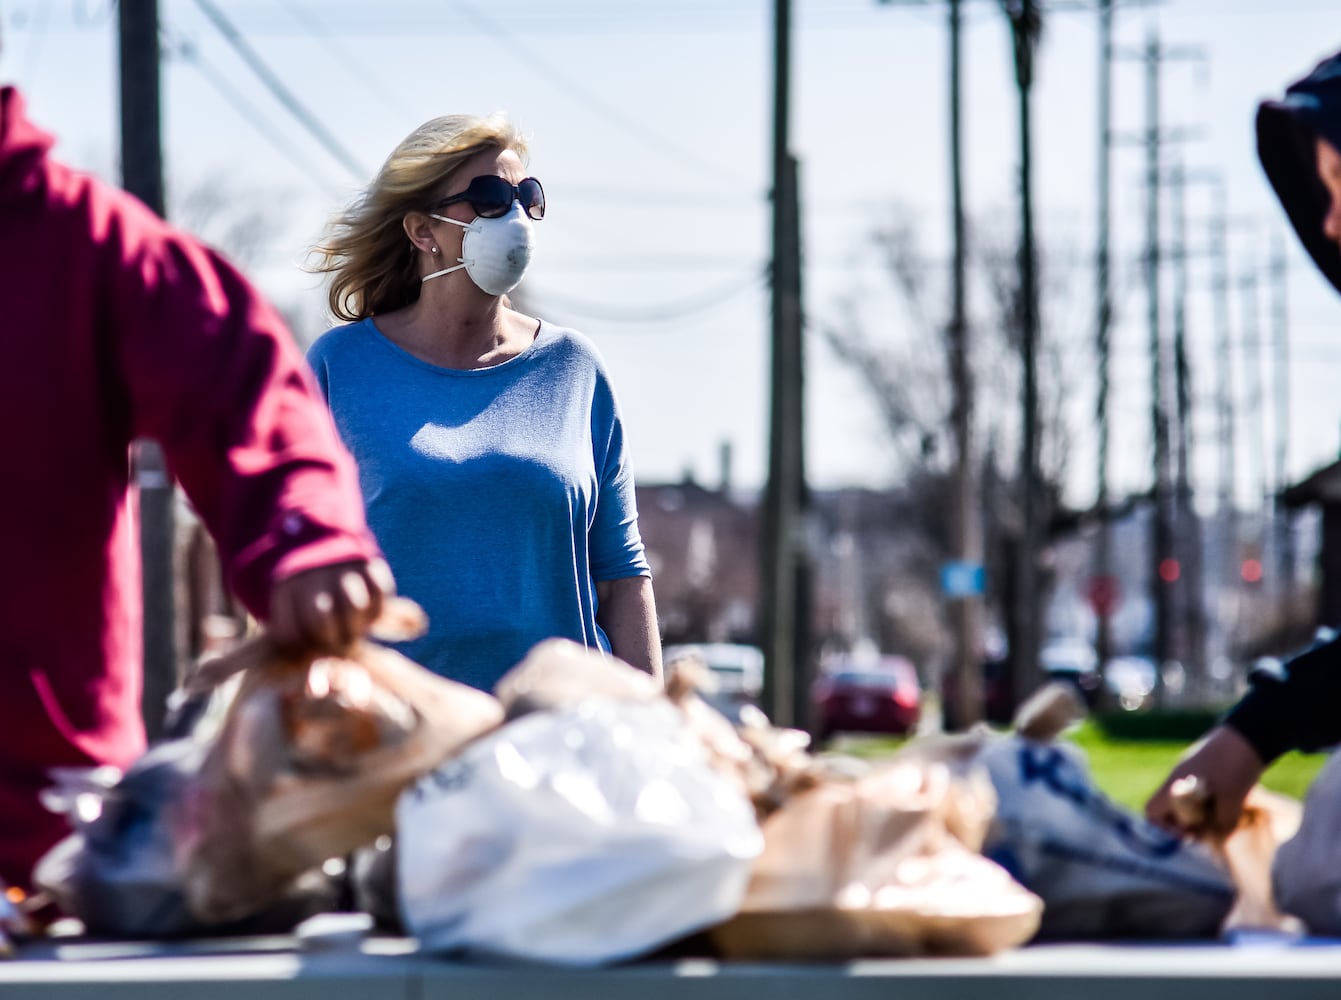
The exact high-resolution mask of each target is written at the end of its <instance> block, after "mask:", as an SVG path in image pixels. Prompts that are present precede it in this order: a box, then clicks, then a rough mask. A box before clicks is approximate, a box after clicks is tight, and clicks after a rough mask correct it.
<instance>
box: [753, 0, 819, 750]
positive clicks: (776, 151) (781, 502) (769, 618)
mask: <svg viewBox="0 0 1341 1000" xmlns="http://www.w3.org/2000/svg"><path fill="white" fill-rule="evenodd" d="M773 23H774V43H775V45H774V103H773V115H774V118H773V253H772V258H773V259H772V273H771V280H772V316H773V325H772V359H771V381H772V386H771V397H770V405H769V449H768V482H767V485H766V487H765V491H764V509H763V517H762V525H761V528H762V544H761V545H760V579H759V586H760V597H761V602H760V603H761V607H760V632H761V636H762V646H763V650H764V656H765V663H766V665H767V669H766V670H765V673H764V691H763V700H764V704H765V708H766V710H767V711H768V713H769V716H770V718H771V719H772V720H773V722H774V723H775V724H777V725H780V726H796V725H803V724H804V716H805V714H806V708H807V698H808V687H809V685H808V679H809V677H808V675H809V670H808V667H809V664H808V663H807V662H806V661H807V657H808V642H807V641H806V637H807V635H808V631H809V620H808V619H809V607H808V604H809V601H808V598H807V595H808V573H807V572H806V568H805V566H804V560H805V554H804V516H805V501H806V495H805V494H806V489H805V466H804V453H803V447H802V445H803V428H804V420H803V411H802V402H803V381H802V371H803V340H802V333H803V331H802V312H801V232H800V206H799V197H798V188H799V185H798V181H797V163H796V159H795V158H794V157H793V156H792V155H791V152H790V149H789V139H788V129H787V124H788V115H789V103H790V84H791V80H790V76H791V4H790V0H774V22H773Z"/></svg>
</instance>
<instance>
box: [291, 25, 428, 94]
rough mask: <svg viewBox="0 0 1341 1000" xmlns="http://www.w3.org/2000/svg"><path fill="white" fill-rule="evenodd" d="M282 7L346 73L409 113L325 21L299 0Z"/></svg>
mask: <svg viewBox="0 0 1341 1000" xmlns="http://www.w3.org/2000/svg"><path fill="white" fill-rule="evenodd" d="M281 6H283V7H284V8H285V9H286V10H287V11H288V12H289V14H290V16H291V17H292V18H293V19H294V21H296V22H297V23H298V24H299V25H301V27H302V28H303V32H304V34H305V35H307V36H309V37H315V38H317V39H319V40H320V42H321V44H322V45H324V46H325V47H326V48H327V49H329V50H330V52H331V54H332V55H334V56H336V58H338V59H339V61H340V62H341V63H342V64H343V65H344V66H345V67H346V71H352V75H354V76H356V77H357V79H358V81H359V82H360V83H362V84H363V86H365V87H367V88H368V89H369V90H371V91H375V92H376V93H377V96H378V97H380V98H382V100H384V101H386V102H387V103H388V104H390V105H392V106H393V107H395V108H396V110H398V111H400V112H401V113H402V114H404V113H407V109H406V107H405V104H404V103H403V102H402V100H401V98H400V96H399V95H397V94H394V93H392V91H391V90H390V88H388V87H386V86H385V85H384V84H383V83H382V82H381V81H380V80H378V79H377V78H376V77H374V76H373V74H372V73H370V72H369V71H368V69H367V67H366V66H365V65H364V64H363V62H362V61H361V60H360V58H359V56H358V54H357V53H355V52H353V51H352V50H351V49H350V48H349V47H348V46H346V45H341V44H339V43H338V42H336V40H335V36H334V34H333V33H332V32H331V30H330V29H329V28H328V27H327V26H326V23H325V22H324V21H322V20H321V19H319V18H318V17H317V16H316V15H315V14H313V13H312V12H311V11H309V10H307V8H306V7H304V6H301V5H299V4H298V2H297V0H283V2H282V3H281Z"/></svg>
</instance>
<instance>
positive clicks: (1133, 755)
mask: <svg viewBox="0 0 1341 1000" xmlns="http://www.w3.org/2000/svg"><path fill="white" fill-rule="evenodd" d="M1066 738H1067V739H1070V740H1071V741H1073V742H1074V743H1076V744H1077V745H1078V746H1079V747H1080V748H1081V749H1083V750H1084V751H1085V753H1086V755H1087V756H1088V757H1089V762H1090V770H1091V772H1092V773H1093V775H1094V783H1095V784H1096V785H1098V787H1099V789H1100V791H1102V792H1103V793H1104V794H1105V795H1107V796H1108V797H1109V798H1110V799H1113V800H1114V801H1115V802H1119V803H1121V804H1122V805H1125V806H1129V807H1130V808H1132V809H1138V810H1139V809H1141V808H1142V807H1143V806H1144V805H1145V800H1146V799H1147V798H1148V797H1149V795H1150V793H1151V792H1153V791H1154V790H1155V789H1156V788H1158V787H1159V785H1160V782H1162V781H1163V780H1164V778H1165V777H1166V776H1167V775H1168V773H1169V770H1170V769H1171V768H1172V767H1173V765H1174V764H1175V763H1177V761H1178V758H1179V757H1181V756H1182V755H1183V753H1184V752H1185V751H1186V750H1187V748H1188V746H1189V744H1188V743H1185V742H1175V741H1155V740H1150V741H1145V740H1142V741H1140V742H1137V741H1131V740H1115V739H1112V738H1110V737H1107V736H1105V735H1104V734H1103V732H1102V731H1101V730H1100V729H1099V728H1098V727H1097V726H1096V725H1094V724H1093V723H1091V722H1084V723H1082V724H1081V725H1080V726H1079V727H1078V728H1077V729H1075V730H1074V731H1072V732H1070V733H1068V734H1067V737H1066ZM1326 761H1327V758H1326V755H1324V754H1298V753H1291V754H1286V755H1285V756H1284V757H1282V758H1281V759H1280V760H1278V761H1276V763H1274V764H1273V765H1272V766H1271V767H1269V768H1268V769H1267V772H1266V774H1265V775H1263V776H1262V784H1263V785H1265V786H1266V787H1267V788H1270V789H1271V790H1272V791H1276V792H1281V793H1283V794H1285V795H1292V796H1294V797H1295V798H1298V799H1302V798H1303V797H1304V793H1305V792H1306V791H1308V786H1309V785H1310V784H1311V783H1312V781H1313V777H1314V776H1315V775H1316V774H1317V773H1318V771H1320V770H1321V769H1322V765H1323V764H1324V763H1326Z"/></svg>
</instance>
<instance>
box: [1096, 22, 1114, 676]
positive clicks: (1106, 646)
mask: <svg viewBox="0 0 1341 1000" xmlns="http://www.w3.org/2000/svg"><path fill="white" fill-rule="evenodd" d="M1112 113H1113V0H1099V169H1098V182H1099V197H1098V202H1099V225H1098V234H1099V235H1098V246H1097V247H1096V248H1095V254H1094V260H1095V268H1094V276H1095V285H1096V287H1095V296H1094V301H1095V307H1096V308H1095V317H1094V352H1095V355H1096V356H1097V360H1098V363H1099V384H1098V391H1097V393H1096V398H1095V418H1096V420H1097V421H1098V424H1099V445H1098V455H1097V459H1098V468H1097V469H1096V475H1095V481H1096V483H1097V495H1096V497H1095V504H1094V505H1095V507H1096V508H1097V509H1098V511H1099V537H1098V540H1097V544H1096V546H1095V551H1094V580H1093V584H1092V586H1093V588H1094V589H1093V590H1092V600H1093V604H1094V613H1095V618H1096V629H1095V642H1094V645H1095V651H1096V652H1097V654H1098V658H1099V670H1100V673H1101V675H1102V673H1103V671H1104V670H1106V669H1107V666H1108V661H1109V659H1110V658H1111V657H1112V655H1113V619H1112V616H1113V611H1114V604H1115V601H1116V598H1117V577H1116V575H1115V574H1114V572H1113V525H1112V522H1111V519H1110V517H1109V510H1108V507H1109V502H1108V421H1109V413H1108V366H1109V333H1110V331H1111V329H1112V323H1113V304H1112V294H1113V288H1112V275H1111V274H1110V271H1109V247H1108V237H1109V225H1110V217H1111V211H1112V181H1111V178H1110V168H1111V166H1112V151H1113V141H1112V139H1113V137H1112V134H1111V132H1112Z"/></svg>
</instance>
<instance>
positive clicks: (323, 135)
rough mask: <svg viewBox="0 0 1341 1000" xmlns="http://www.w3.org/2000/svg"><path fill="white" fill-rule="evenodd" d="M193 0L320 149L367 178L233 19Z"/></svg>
mask: <svg viewBox="0 0 1341 1000" xmlns="http://www.w3.org/2000/svg"><path fill="white" fill-rule="evenodd" d="M195 2H196V6H197V7H199V8H200V9H201V11H202V12H203V13H204V14H205V16H206V17H208V18H209V19H210V21H211V22H213V24H214V26H215V28H217V29H218V31H219V34H221V35H223V37H224V39H225V40H226V41H227V42H228V44H229V45H231V46H232V47H233V50H234V51H235V52H237V54H238V55H239V56H241V57H242V59H243V61H244V62H246V64H247V65H248V66H249V67H250V68H251V70H252V72H253V73H255V74H256V75H257V77H259V78H260V80H261V82H262V83H263V84H264V85H265V87H266V89H267V90H269V91H270V93H271V94H272V95H273V96H274V97H275V99H276V100H277V101H279V102H280V104H282V105H284V107H285V108H286V109H287V110H288V112H289V113H290V114H291V115H293V116H294V117H295V118H297V119H298V121H299V123H300V124H301V125H302V126H303V127H304V128H305V129H307V131H308V132H309V133H310V134H311V135H312V137H313V138H315V139H316V140H317V142H319V143H320V144H321V146H322V148H323V149H325V150H326V152H328V153H330V154H331V156H333V157H334V158H335V159H336V160H338V161H339V162H340V164H341V165H342V166H343V167H344V168H345V169H346V170H348V171H349V172H350V173H351V174H352V175H353V176H354V177H355V178H356V179H357V180H359V181H360V182H362V181H363V180H365V179H366V178H367V177H368V171H367V170H365V169H364V167H363V165H362V164H361V163H359V161H358V158H357V157H356V156H354V155H353V154H352V153H350V152H349V150H347V149H345V147H344V146H342V145H341V144H340V142H339V140H337V139H336V138H335V136H334V135H333V134H332V133H331V132H330V130H329V129H327V128H326V126H325V125H323V124H322V123H321V122H320V121H319V120H318V119H317V117H316V115H314V114H312V112H310V111H309V110H308V109H307V108H306V107H305V106H304V105H303V104H302V102H301V101H299V100H298V98H297V97H295V96H294V95H293V94H292V93H291V92H290V91H289V89H288V88H287V87H285V86H284V84H283V83H282V82H281V81H280V79H279V78H278V77H277V76H275V74H274V73H273V72H271V70H270V67H268V66H267V65H266V64H265V63H264V62H263V61H262V60H261V57H260V56H258V55H257V54H256V52H255V51H254V50H253V49H252V47H251V46H250V45H248V44H247V41H246V39H245V38H243V37H242V35H241V33H240V32H239V31H238V30H237V28H235V27H234V26H233V24H232V22H231V21H229V20H228V19H227V18H226V17H224V15H223V13H222V12H221V11H220V10H219V8H217V7H216V6H214V4H213V2H212V0H195Z"/></svg>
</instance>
